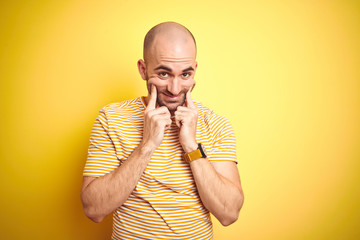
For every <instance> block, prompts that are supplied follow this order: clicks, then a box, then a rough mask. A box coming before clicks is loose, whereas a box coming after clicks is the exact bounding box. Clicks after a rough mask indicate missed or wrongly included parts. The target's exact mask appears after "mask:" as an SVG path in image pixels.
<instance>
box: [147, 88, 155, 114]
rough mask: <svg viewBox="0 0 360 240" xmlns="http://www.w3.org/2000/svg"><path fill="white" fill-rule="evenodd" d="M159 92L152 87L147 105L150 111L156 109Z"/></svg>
mask: <svg viewBox="0 0 360 240" xmlns="http://www.w3.org/2000/svg"><path fill="white" fill-rule="evenodd" d="M156 98H157V91H156V87H155V86H154V85H151V92H150V99H149V102H148V105H147V108H148V109H155V107H156Z"/></svg>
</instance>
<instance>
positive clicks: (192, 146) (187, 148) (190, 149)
mask: <svg viewBox="0 0 360 240" xmlns="http://www.w3.org/2000/svg"><path fill="white" fill-rule="evenodd" d="M197 148H198V144H197V143H196V142H193V143H191V144H187V145H184V146H183V149H184V152H185V153H189V152H193V151H195V150H196V149H197Z"/></svg>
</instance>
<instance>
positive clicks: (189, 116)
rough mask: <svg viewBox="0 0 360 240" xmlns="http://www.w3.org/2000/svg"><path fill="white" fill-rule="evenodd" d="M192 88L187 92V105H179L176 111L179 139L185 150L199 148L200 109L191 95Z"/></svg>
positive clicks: (190, 150) (189, 150)
mask: <svg viewBox="0 0 360 240" xmlns="http://www.w3.org/2000/svg"><path fill="white" fill-rule="evenodd" d="M190 92H191V89H189V91H188V92H187V93H186V103H185V106H178V107H177V109H176V111H175V123H176V125H177V126H178V127H179V129H180V131H179V141H180V144H181V146H182V148H183V149H184V151H185V152H192V151H194V150H196V149H197V147H198V146H197V143H196V125H197V118H198V111H197V108H196V106H195V104H194V102H193V101H192V99H191V96H190Z"/></svg>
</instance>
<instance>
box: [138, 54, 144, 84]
mask: <svg viewBox="0 0 360 240" xmlns="http://www.w3.org/2000/svg"><path fill="white" fill-rule="evenodd" d="M137 66H138V70H139V73H140V76H141V78H142V79H143V80H146V65H145V62H144V60H142V59H140V60H139V61H138V62H137Z"/></svg>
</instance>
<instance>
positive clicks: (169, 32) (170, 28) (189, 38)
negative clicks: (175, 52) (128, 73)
mask: <svg viewBox="0 0 360 240" xmlns="http://www.w3.org/2000/svg"><path fill="white" fill-rule="evenodd" d="M164 42H166V43H168V44H172V45H174V46H176V45H179V44H180V45H184V44H189V42H191V43H192V44H193V45H194V47H195V52H196V42H195V38H194V36H193V35H192V33H191V32H190V31H189V30H188V29H187V28H186V27H184V26H183V25H181V24H179V23H175V22H164V23H160V24H158V25H156V26H154V27H153V28H151V29H150V30H149V32H148V33H147V34H146V36H145V40H144V50H143V51H144V52H143V55H144V60H145V62H147V60H148V59H149V55H151V54H152V50H153V49H154V48H155V47H154V45H156V44H163V43H164ZM195 54H196V53H195Z"/></svg>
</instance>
